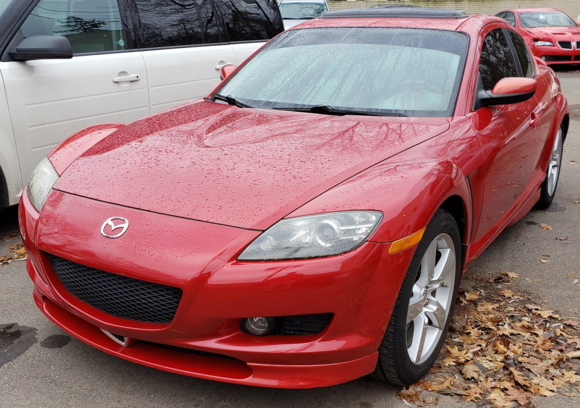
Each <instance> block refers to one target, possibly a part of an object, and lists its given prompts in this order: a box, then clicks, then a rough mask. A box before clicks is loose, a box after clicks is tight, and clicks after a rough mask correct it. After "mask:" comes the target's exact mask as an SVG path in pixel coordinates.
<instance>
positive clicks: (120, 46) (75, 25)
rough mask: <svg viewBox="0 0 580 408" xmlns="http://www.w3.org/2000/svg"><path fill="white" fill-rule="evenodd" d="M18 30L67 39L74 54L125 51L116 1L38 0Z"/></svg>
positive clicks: (29, 33) (27, 34)
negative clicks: (39, 0)
mask: <svg viewBox="0 0 580 408" xmlns="http://www.w3.org/2000/svg"><path fill="white" fill-rule="evenodd" d="M21 30H22V35H23V36H24V38H27V37H30V36H33V35H61V36H64V37H67V38H68V39H69V41H70V43H71V45H72V49H73V52H74V53H75V54H80V53H94V52H103V51H115V50H124V49H127V48H128V44H127V38H126V36H125V34H124V33H123V29H122V24H121V17H120V15H119V7H118V5H117V1H116V0H77V1H74V0H73V1H70V0H68V1H67V0H41V2H40V3H38V5H37V6H36V7H35V8H34V10H32V13H31V14H30V15H29V16H28V18H27V19H26V21H25V22H24V24H23V25H22V27H21Z"/></svg>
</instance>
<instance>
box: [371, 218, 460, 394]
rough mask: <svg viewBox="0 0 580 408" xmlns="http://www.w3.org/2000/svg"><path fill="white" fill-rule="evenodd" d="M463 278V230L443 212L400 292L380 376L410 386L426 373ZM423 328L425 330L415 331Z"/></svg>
mask: <svg viewBox="0 0 580 408" xmlns="http://www.w3.org/2000/svg"><path fill="white" fill-rule="evenodd" d="M460 277H461V238H460V235H459V228H458V226H457V222H456V221H455V219H454V218H453V216H452V215H451V214H450V213H449V212H447V211H445V210H442V209H439V210H437V212H436V213H435V215H434V216H433V218H432V219H431V221H430V222H429V225H427V228H426V230H425V233H424V234H423V238H422V239H421V242H420V243H419V246H418V247H417V249H416V251H415V255H414V256H413V259H412V260H411V264H410V265H409V269H408V270H407V274H406V276H405V279H404V281H403V285H402V286H401V290H400V291H399V295H398V297H397V301H396V303H395V307H394V309H393V313H392V315H391V319H390V321H389V325H388V327H387V330H386V332H385V336H384V338H383V340H382V342H381V345H380V347H379V359H378V362H377V367H376V369H375V376H376V377H377V378H379V379H380V380H383V381H388V382H390V383H392V384H396V385H405V386H407V385H410V384H413V383H415V382H417V381H419V380H420V379H421V378H423V377H424V376H425V375H426V374H427V372H428V371H429V369H430V368H431V366H432V365H433V363H434V362H435V359H436V358H437V355H438V354H439V350H440V349H441V346H442V345H443V342H444V341H445V335H446V334H447V330H448V329H449V325H450V323H451V316H452V315H453V309H454V307H455V300H456V297H457V290H458V287H459V280H460ZM441 282H443V284H441ZM435 312H437V313H435ZM409 319H410V322H409V323H407V321H408V320H409ZM420 324H422V326H421V327H424V330H421V331H416V327H420V326H419V325H420ZM422 333H424V334H425V337H424V340H423V348H422V350H419V344H420V343H421V334H422Z"/></svg>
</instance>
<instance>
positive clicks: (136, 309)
mask: <svg viewBox="0 0 580 408" xmlns="http://www.w3.org/2000/svg"><path fill="white" fill-rule="evenodd" d="M47 255H48V259H49V261H50V264H51V265H52V269H53V270H54V273H55V274H56V276H57V277H58V280H59V281H60V283H62V285H63V286H64V287H65V288H66V290H68V291H69V292H70V293H71V294H72V295H74V296H75V297H77V298H78V299H80V300H81V301H83V302H85V303H87V304H89V305H91V306H93V307H94V308H96V309H99V310H101V311H103V312H105V313H108V314H110V315H113V316H116V317H120V318H123V319H129V320H136V321H139V322H147V323H170V322H171V321H172V320H173V317H174V316H175V312H176V311H177V307H178V306H179V302H180V301H181V296H182V294H183V292H182V290H181V289H179V288H175V287H173V286H166V285H160V284H157V283H152V282H146V281H142V280H138V279H133V278H128V277H125V276H121V275H116V274H114V273H109V272H105V271H101V270H98V269H94V268H89V267H88V266H84V265H80V264H77V263H74V262H71V261H67V260H66V259H63V258H59V257H57V256H54V255H51V254H47Z"/></svg>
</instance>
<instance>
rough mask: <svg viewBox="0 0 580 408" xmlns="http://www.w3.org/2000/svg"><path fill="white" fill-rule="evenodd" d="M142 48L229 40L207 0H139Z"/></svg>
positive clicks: (137, 0)
mask: <svg viewBox="0 0 580 408" xmlns="http://www.w3.org/2000/svg"><path fill="white" fill-rule="evenodd" d="M136 4H137V9H138V11H139V19H140V22H141V24H140V29H138V31H140V40H139V42H140V45H139V46H140V47H141V48H159V47H176V46H183V45H196V44H212V43H220V42H223V41H226V39H225V35H224V34H223V33H222V32H221V24H220V21H219V17H218V15H217V14H216V13H215V10H214V9H213V7H212V3H211V2H210V1H207V0H187V1H186V0H136Z"/></svg>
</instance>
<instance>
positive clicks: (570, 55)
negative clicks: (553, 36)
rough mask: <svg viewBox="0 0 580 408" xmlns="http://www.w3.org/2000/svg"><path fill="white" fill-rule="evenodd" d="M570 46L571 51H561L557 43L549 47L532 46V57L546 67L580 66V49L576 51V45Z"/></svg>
mask: <svg viewBox="0 0 580 408" xmlns="http://www.w3.org/2000/svg"><path fill="white" fill-rule="evenodd" d="M579 43H580V42H579ZM572 44H573V45H572V47H573V49H563V48H561V47H560V46H559V45H558V44H557V43H556V45H554V46H551V47H544V46H539V47H538V46H534V47H533V50H534V55H535V56H536V57H538V58H541V59H542V60H543V61H544V62H545V63H546V64H548V65H554V64H580V49H577V47H576V43H572Z"/></svg>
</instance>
